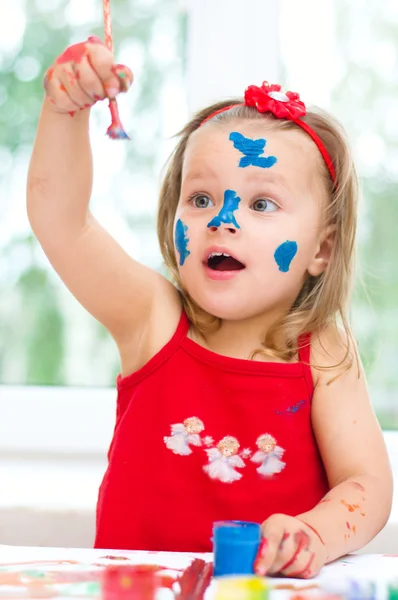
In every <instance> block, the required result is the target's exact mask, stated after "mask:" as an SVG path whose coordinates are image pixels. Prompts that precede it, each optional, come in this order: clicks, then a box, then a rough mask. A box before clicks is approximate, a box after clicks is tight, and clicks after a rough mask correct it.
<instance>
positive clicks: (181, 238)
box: [175, 219, 191, 267]
mask: <svg viewBox="0 0 398 600" xmlns="http://www.w3.org/2000/svg"><path fill="white" fill-rule="evenodd" d="M187 231H188V227H187V226H186V225H184V223H183V222H182V221H181V219H178V221H177V223H176V230H175V244H176V248H177V252H178V253H179V255H180V267H182V266H183V264H184V262H185V259H186V258H187V256H189V255H190V254H191V253H190V251H189V250H188V249H187V246H188V242H189V238H188V235H187Z"/></svg>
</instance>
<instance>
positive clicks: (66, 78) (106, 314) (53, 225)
mask: <svg viewBox="0 0 398 600" xmlns="http://www.w3.org/2000/svg"><path fill="white" fill-rule="evenodd" d="M90 40H92V41H91V42H90V41H88V42H86V43H84V44H78V45H76V46H73V47H72V49H68V50H67V51H66V52H65V53H64V54H63V55H62V56H61V57H59V58H58V59H57V61H56V62H55V63H54V65H53V67H51V68H50V69H49V71H48V75H47V81H46V89H47V98H46V99H45V101H44V103H43V108H42V113H41V116H40V121H39V126H38V132H37V137H36V141H35V145H34V149H33V154H32V158H31V163H30V169H29V175H28V186H27V208H28V215H29V220H30V223H31V226H32V229H33V231H34V233H35V235H36V236H37V238H38V240H39V242H40V244H41V245H42V247H43V249H44V251H45V253H46V255H47V257H48V258H49V260H50V262H51V264H52V265H53V267H54V269H55V270H56V271H57V272H58V274H59V275H60V277H61V279H62V280H63V281H64V283H65V284H66V285H67V287H68V288H69V289H70V291H71V292H72V293H73V294H74V296H75V297H76V298H77V299H78V301H79V302H80V303H81V304H82V305H83V306H84V307H85V308H86V309H87V310H88V311H89V312H90V313H91V314H92V315H93V316H94V317H95V318H96V319H98V320H99V321H100V322H101V323H103V324H104V325H105V327H106V328H107V329H108V330H109V331H110V332H111V334H112V335H113V337H114V338H115V340H116V342H117V343H118V345H119V348H120V349H121V351H122V354H123V349H125V350H126V353H131V351H132V350H134V349H135V348H136V346H137V344H138V341H139V340H141V341H142V340H143V339H144V338H145V335H144V334H145V332H148V334H149V335H151V334H150V330H151V328H152V325H153V328H156V326H157V325H159V327H160V329H159V335H158V336H157V340H156V341H155V342H154V343H153V344H152V346H153V348H148V352H149V354H151V353H154V352H155V351H156V350H157V348H156V345H157V344H158V345H159V347H161V345H163V343H164V342H165V341H167V339H168V338H169V337H170V336H171V334H172V332H173V330H174V329H175V326H176V323H177V320H178V315H179V312H180V306H179V299H178V294H177V292H176V290H175V289H174V287H173V286H172V285H171V284H170V283H169V282H167V281H166V279H165V278H163V277H162V276H161V275H159V274H157V273H156V272H155V271H153V270H151V269H149V268H147V267H145V266H143V265H141V264H139V263H138V262H136V261H135V260H133V259H132V258H131V257H130V256H129V255H128V254H127V253H126V252H125V251H124V250H123V249H122V248H121V247H120V246H119V244H118V243H117V242H116V241H115V240H114V239H113V238H112V237H111V236H110V235H109V234H108V233H107V232H106V231H105V229H104V228H103V227H102V226H101V225H100V224H99V223H98V222H97V221H96V219H95V218H94V217H93V215H92V214H91V213H90V211H89V201H90V197H91V191H92V178H93V167H92V155H91V148H90V140H89V127H88V125H89V112H90V107H91V106H92V105H93V104H94V103H95V102H96V101H97V100H100V99H103V98H105V97H106V95H107V94H108V95H109V96H110V97H114V95H115V90H116V91H120V81H121V79H120V77H118V69H120V70H121V73H123V74H124V80H125V81H126V79H127V81H131V80H132V74H131V72H130V71H129V70H128V69H127V68H126V67H120V66H115V65H114V64H113V57H112V55H111V53H110V52H109V50H108V49H107V48H106V47H105V46H104V45H103V44H102V43H100V42H99V40H97V39H92V38H90ZM125 87H128V85H126V86H125ZM72 113H74V114H73V116H72ZM114 143H119V142H114ZM110 151H111V150H110ZM133 201H134V199H133ZM135 201H136V202H139V198H137V199H136V200H135ZM166 317H167V318H166ZM162 324H163V325H162ZM162 335H163V337H164V339H162ZM151 339H152V338H151ZM149 357H150V356H146V357H142V361H144V360H145V359H147V358H149ZM127 362H128V361H127ZM139 366H141V365H140V364H134V360H133V361H132V362H131V364H130V363H129V365H128V366H126V368H125V370H126V369H127V370H129V369H131V370H134V368H136V367H137V368H138V367H139Z"/></svg>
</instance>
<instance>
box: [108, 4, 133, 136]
mask: <svg viewBox="0 0 398 600" xmlns="http://www.w3.org/2000/svg"><path fill="white" fill-rule="evenodd" d="M102 4H103V9H104V34H105V44H106V46H107V48H109V50H110V51H111V52H112V54H113V37H112V20H111V4H110V0H102ZM121 83H122V85H123V82H121ZM109 110H110V112H111V118H112V122H111V124H110V126H109V127H108V130H107V132H106V133H107V135H108V136H109V137H110V138H112V139H113V140H123V139H124V140H126V139H127V140H128V139H130V138H129V136H128V135H127V133H126V132H125V130H124V127H123V125H122V123H121V121H120V116H119V108H118V105H117V101H116V98H110V99H109Z"/></svg>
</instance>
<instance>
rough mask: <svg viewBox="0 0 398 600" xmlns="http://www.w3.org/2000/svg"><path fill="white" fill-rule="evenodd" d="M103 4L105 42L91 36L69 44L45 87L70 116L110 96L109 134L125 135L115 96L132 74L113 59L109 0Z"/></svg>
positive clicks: (128, 83) (50, 71)
mask: <svg viewBox="0 0 398 600" xmlns="http://www.w3.org/2000/svg"><path fill="white" fill-rule="evenodd" d="M103 5H104V30H105V42H106V43H105V44H104V43H103V42H102V41H101V40H100V38H98V37H96V36H92V37H89V38H88V40H87V41H86V42H80V43H79V44H74V45H73V46H70V47H69V48H67V49H66V50H65V52H63V53H62V54H61V55H60V56H59V57H58V58H57V59H56V60H55V62H54V63H53V65H51V67H50V68H49V69H48V70H47V72H46V75H45V78H44V87H45V89H46V94H47V98H48V100H49V102H50V103H51V104H52V106H53V108H54V110H55V111H56V112H60V113H68V114H69V115H70V116H71V117H73V116H74V115H75V113H76V112H77V111H82V110H85V109H88V108H91V106H93V105H94V104H95V103H96V102H98V101H99V100H104V99H106V98H108V99H109V109H110V112H111V117H112V122H111V125H110V126H109V128H108V131H107V134H108V135H109V137H111V138H112V139H123V138H124V139H125V138H128V136H127V134H126V132H125V131H124V129H123V126H122V124H121V122H120V117H119V111H118V106H117V102H116V96H117V94H119V93H120V92H126V91H127V90H128V89H129V87H130V86H131V83H132V81H133V74H132V72H131V70H130V69H129V68H128V67H126V66H125V65H119V64H116V63H114V57H113V42H112V27H111V18H110V6H109V0H103Z"/></svg>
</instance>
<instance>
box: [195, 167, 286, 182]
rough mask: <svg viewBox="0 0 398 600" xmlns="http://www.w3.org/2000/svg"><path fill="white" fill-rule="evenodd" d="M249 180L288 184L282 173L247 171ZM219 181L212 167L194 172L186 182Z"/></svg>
mask: <svg viewBox="0 0 398 600" xmlns="http://www.w3.org/2000/svg"><path fill="white" fill-rule="evenodd" d="M246 175H247V177H246V178H247V179H248V180H255V181H258V180H260V181H262V182H263V183H279V184H284V185H286V184H287V181H286V178H285V177H284V176H283V175H282V174H280V173H278V174H277V173H271V172H269V171H268V172H262V171H254V170H251V171H246ZM209 177H210V178H211V179H217V178H218V173H217V172H216V171H214V170H213V169H212V168H211V167H208V168H206V171H193V172H192V173H189V172H188V174H187V176H186V177H185V181H195V180H197V179H207V178H209Z"/></svg>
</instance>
